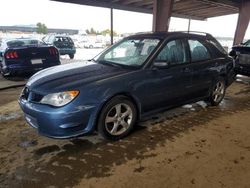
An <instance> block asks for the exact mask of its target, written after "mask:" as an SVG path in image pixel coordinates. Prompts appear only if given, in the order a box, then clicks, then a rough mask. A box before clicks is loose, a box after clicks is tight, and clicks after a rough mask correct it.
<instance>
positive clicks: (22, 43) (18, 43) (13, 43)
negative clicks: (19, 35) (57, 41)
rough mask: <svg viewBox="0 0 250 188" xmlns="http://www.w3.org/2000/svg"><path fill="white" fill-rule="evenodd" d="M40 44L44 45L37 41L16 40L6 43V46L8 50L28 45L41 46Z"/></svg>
mask: <svg viewBox="0 0 250 188" xmlns="http://www.w3.org/2000/svg"><path fill="white" fill-rule="evenodd" d="M41 44H44V43H43V42H42V41H40V40H37V39H16V40H11V41H8V42H7V46H8V47H9V48H12V47H20V46H28V45H41Z"/></svg>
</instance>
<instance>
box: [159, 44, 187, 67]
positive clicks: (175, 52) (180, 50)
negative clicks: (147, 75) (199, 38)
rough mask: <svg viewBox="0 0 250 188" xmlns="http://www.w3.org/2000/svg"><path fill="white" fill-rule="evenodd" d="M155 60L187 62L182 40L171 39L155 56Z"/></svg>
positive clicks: (174, 62)
mask: <svg viewBox="0 0 250 188" xmlns="http://www.w3.org/2000/svg"><path fill="white" fill-rule="evenodd" d="M156 61H166V62H169V63H170V64H182V63H186V62H187V55H186V50H185V45H184V43H183V41H182V40H173V41H170V42H168V43H167V45H166V46H165V47H164V48H163V49H162V51H161V52H160V53H159V55H158V56H157V58H156Z"/></svg>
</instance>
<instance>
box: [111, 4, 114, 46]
mask: <svg viewBox="0 0 250 188" xmlns="http://www.w3.org/2000/svg"><path fill="white" fill-rule="evenodd" d="M110 43H111V45H113V43H114V30H113V8H111V9H110Z"/></svg>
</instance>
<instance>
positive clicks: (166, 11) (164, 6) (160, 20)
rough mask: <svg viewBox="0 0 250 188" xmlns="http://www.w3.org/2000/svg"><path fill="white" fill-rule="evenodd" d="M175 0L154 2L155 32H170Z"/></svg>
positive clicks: (156, 0)
mask: <svg viewBox="0 0 250 188" xmlns="http://www.w3.org/2000/svg"><path fill="white" fill-rule="evenodd" d="M173 4H174V0H154V2H153V31H168V27H169V22H170V17H171V14H172V10H173Z"/></svg>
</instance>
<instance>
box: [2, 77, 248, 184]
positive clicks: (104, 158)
mask: <svg viewBox="0 0 250 188" xmlns="http://www.w3.org/2000/svg"><path fill="white" fill-rule="evenodd" d="M20 90H21V88H16V89H9V90H4V91H0V98H1V99H4V100H0V109H1V111H0V135H1V136H0V187H1V188H2V187H14V188H15V187H25V188H33V187H89V188H93V187H97V188H99V187H102V188H105V187H106V188H113V187H114V188H120V187H122V188H125V187H135V188H136V187H143V188H147V187H148V188H152V187H154V188H158V187H159V188H163V187H176V188H177V187H185V188H186V187H208V188H211V187H232V188H235V187H237V188H238V187H250V178H249V177H250V79H249V78H246V77H239V78H238V80H237V82H235V83H233V84H232V85H231V86H230V87H229V88H228V90H227V94H226V97H225V99H224V101H223V103H222V104H221V105H220V106H218V107H211V106H206V104H205V103H203V102H199V103H195V104H190V105H185V106H184V107H179V108H175V109H173V110H169V111H166V112H163V113H160V114H156V115H154V116H152V117H148V119H147V120H145V121H143V122H140V123H138V124H137V127H136V130H135V131H134V132H133V133H132V134H131V135H130V136H129V137H127V138H125V139H123V140H121V141H118V142H110V141H105V140H103V139H101V138H100V137H99V136H98V135H96V134H95V135H93V136H84V137H78V138H74V139H65V140H55V139H49V138H46V137H42V136H40V135H38V134H37V132H36V130H34V129H33V128H30V127H29V126H28V125H27V124H26V122H25V121H24V119H23V117H22V113H21V111H20V109H19V107H18V105H17V97H18V95H19V93H20Z"/></svg>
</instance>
